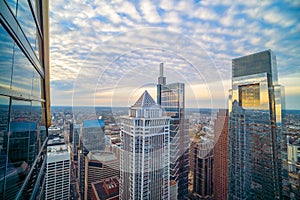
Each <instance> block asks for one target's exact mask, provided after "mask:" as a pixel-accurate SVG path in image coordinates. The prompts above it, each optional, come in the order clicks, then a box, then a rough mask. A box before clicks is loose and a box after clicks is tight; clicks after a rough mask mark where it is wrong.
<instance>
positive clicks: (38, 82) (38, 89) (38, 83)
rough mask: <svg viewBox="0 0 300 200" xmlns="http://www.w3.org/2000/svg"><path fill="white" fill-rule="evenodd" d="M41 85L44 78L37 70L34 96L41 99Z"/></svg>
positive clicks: (34, 78) (33, 79) (34, 71)
mask: <svg viewBox="0 0 300 200" xmlns="http://www.w3.org/2000/svg"><path fill="white" fill-rule="evenodd" d="M41 83H42V78H41V76H40V74H39V73H38V72H37V71H36V70H33V78H32V96H34V97H37V98H41Z"/></svg>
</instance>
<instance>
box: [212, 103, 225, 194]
mask: <svg viewBox="0 0 300 200" xmlns="http://www.w3.org/2000/svg"><path fill="white" fill-rule="evenodd" d="M214 137H215V139H214V140H215V145H214V162H213V193H214V199H221V200H226V199H227V198H228V110H225V109H220V110H219V112H218V114H217V119H216V121H215V125H214Z"/></svg>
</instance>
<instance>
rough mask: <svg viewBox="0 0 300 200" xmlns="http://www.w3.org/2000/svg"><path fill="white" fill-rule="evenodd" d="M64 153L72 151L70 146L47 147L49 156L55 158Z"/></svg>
mask: <svg viewBox="0 0 300 200" xmlns="http://www.w3.org/2000/svg"><path fill="white" fill-rule="evenodd" d="M64 153H70V149H69V147H68V145H66V144H61V145H55V146H48V147H47V155H48V156H54V155H59V154H64Z"/></svg>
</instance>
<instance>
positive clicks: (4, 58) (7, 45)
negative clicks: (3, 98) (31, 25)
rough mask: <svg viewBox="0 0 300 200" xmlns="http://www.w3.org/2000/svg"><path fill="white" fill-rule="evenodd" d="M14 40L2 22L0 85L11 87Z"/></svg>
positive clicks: (0, 28) (0, 33)
mask: <svg viewBox="0 0 300 200" xmlns="http://www.w3.org/2000/svg"><path fill="white" fill-rule="evenodd" d="M13 46H14V41H13V40H12V39H11V37H10V36H9V34H8V33H7V32H6V30H5V29H4V28H3V26H2V25H1V24H0V55H1V56H0V74H1V76H0V86H1V87H4V88H7V89H9V88H10V84H11V75H12V65H13V64H12V63H13Z"/></svg>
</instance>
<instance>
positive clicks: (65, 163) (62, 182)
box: [44, 144, 71, 200]
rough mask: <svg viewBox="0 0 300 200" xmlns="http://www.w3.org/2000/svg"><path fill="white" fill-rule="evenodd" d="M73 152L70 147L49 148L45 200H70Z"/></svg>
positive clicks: (63, 145) (57, 146) (56, 146)
mask: <svg viewBox="0 0 300 200" xmlns="http://www.w3.org/2000/svg"><path fill="white" fill-rule="evenodd" d="M70 176H71V151H70V149H69V147H68V145H65V144H62V145H54V146H48V147H47V164H46V183H45V197H44V199H49V200H50V199H66V200H69V199H70Z"/></svg>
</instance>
